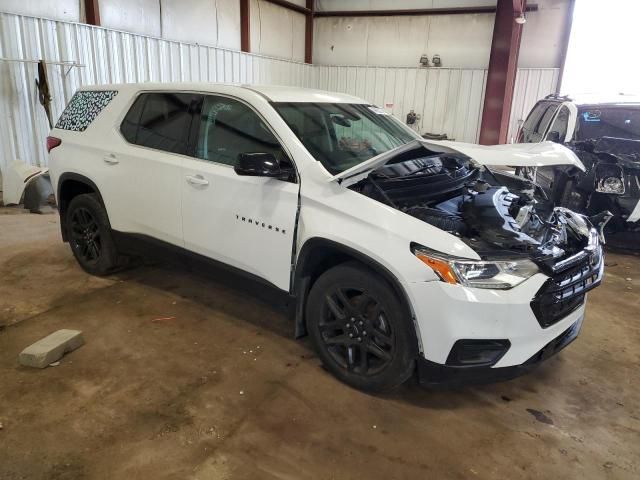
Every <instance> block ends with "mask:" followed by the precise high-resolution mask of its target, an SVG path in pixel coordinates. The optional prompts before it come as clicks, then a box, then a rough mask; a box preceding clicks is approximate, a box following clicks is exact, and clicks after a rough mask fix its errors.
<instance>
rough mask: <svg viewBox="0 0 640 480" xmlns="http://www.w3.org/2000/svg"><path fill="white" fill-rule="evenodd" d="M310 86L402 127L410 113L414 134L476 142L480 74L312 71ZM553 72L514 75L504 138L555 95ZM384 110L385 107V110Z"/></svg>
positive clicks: (484, 77)
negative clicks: (359, 103) (367, 105)
mask: <svg viewBox="0 0 640 480" xmlns="http://www.w3.org/2000/svg"><path fill="white" fill-rule="evenodd" d="M315 69H316V85H317V87H318V88H320V89H323V90H331V91H338V92H343V93H348V94H351V95H355V96H357V97H361V98H364V99H365V100H368V101H370V102H371V103H373V104H375V105H378V106H379V107H383V108H386V109H387V110H388V111H389V112H390V113H392V114H393V115H395V116H396V117H398V118H399V119H400V120H402V121H404V120H405V119H406V116H407V114H408V113H409V112H410V111H411V110H414V111H415V113H417V114H419V115H420V117H421V119H420V123H419V132H420V133H425V132H431V133H446V134H447V135H448V136H449V138H454V139H456V140H458V141H463V142H477V141H478V139H479V137H480V123H481V120H482V106H483V102H484V93H485V88H486V82H487V70H486V69H459V68H403V67H400V68H395V67H394V68H383V67H369V66H353V67H350V66H342V65H340V66H316V67H315ZM558 75H559V69H557V68H538V69H535V68H526V69H519V70H518V73H517V76H516V87H515V91H514V98H513V106H512V113H511V122H510V133H509V138H510V139H511V138H512V137H513V136H515V133H516V132H517V128H518V122H519V121H520V120H521V119H523V118H524V117H525V116H526V115H527V113H528V112H529V110H530V109H531V107H532V106H533V105H534V104H535V102H536V101H537V100H538V99H540V98H542V97H544V96H546V95H548V94H549V93H553V92H554V91H555V88H556V85H557V83H558ZM387 106H389V107H387Z"/></svg>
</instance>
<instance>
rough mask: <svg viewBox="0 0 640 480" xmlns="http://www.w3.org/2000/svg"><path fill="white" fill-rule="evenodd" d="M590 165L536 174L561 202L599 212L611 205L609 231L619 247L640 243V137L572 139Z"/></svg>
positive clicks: (551, 193) (592, 213) (536, 178)
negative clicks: (576, 168)
mask: <svg viewBox="0 0 640 480" xmlns="http://www.w3.org/2000/svg"><path fill="white" fill-rule="evenodd" d="M568 147H570V148H571V149H572V150H573V151H574V152H575V153H576V155H577V156H578V157H579V158H580V160H581V161H582V163H583V164H584V166H585V171H584V172H581V171H577V170H575V169H567V168H562V167H555V168H545V169H539V170H538V171H537V172H536V176H535V180H536V182H538V183H539V184H540V185H542V186H543V188H545V190H546V191H547V192H548V194H549V195H550V197H551V198H552V199H553V200H554V202H555V203H556V204H557V205H563V206H566V207H568V208H570V209H572V210H575V211H578V212H581V213H585V214H587V215H595V214H597V213H598V212H601V211H605V210H608V211H611V212H612V219H611V221H610V222H609V223H608V224H607V228H606V237H607V240H608V242H609V243H611V244H613V245H614V246H616V247H619V248H633V249H637V246H636V245H637V241H638V239H639V238H640V140H632V139H622V138H612V137H602V138H599V139H596V140H585V141H578V142H574V143H572V144H569V145H568Z"/></svg>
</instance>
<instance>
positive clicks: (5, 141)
mask: <svg viewBox="0 0 640 480" xmlns="http://www.w3.org/2000/svg"><path fill="white" fill-rule="evenodd" d="M0 58H2V59H14V60H26V61H6V60H0V118H2V120H3V125H2V128H0V172H2V171H3V170H4V169H5V168H6V166H7V165H8V164H9V163H10V162H12V161H13V160H14V159H20V160H23V161H25V162H27V163H29V164H32V165H40V166H44V165H46V161H47V156H46V151H45V147H44V144H45V138H46V135H47V132H48V130H49V127H48V125H47V121H46V117H45V114H44V109H43V108H42V106H40V104H39V103H38V100H37V92H36V88H35V78H36V77H37V71H38V68H37V63H35V62H36V61H37V60H39V59H42V58H44V59H45V60H46V61H48V62H73V63H75V64H78V65H82V66H65V65H56V64H49V65H48V66H47V73H48V77H49V84H50V89H51V95H52V104H51V109H52V114H53V115H52V116H53V119H54V121H55V120H56V119H57V118H58V116H59V115H60V114H61V113H62V110H63V109H64V106H65V105H66V104H67V102H68V101H69V99H70V98H71V96H72V95H73V93H74V92H75V91H76V90H77V89H78V88H79V87H80V86H82V85H91V84H101V83H131V82H149V81H154V82H155V81H159V82H169V81H208V82H229V83H265V84H278V85H290V86H300V87H314V86H315V83H316V82H315V81H314V71H313V68H314V67H313V66H311V65H306V64H304V63H299V62H292V61H289V60H282V59H277V58H271V57H265V56H260V55H252V54H247V53H243V52H238V51H232V50H226V49H222V48H216V47H208V46H203V45H196V44H191V43H182V42H175V41H168V40H162V39H158V38H153V37H148V36H144V35H136V34H132V33H126V32H120V31H116V30H108V29H105V28H99V27H92V26H89V25H84V24H78V23H65V22H60V21H53V20H47V19H42V18H34V17H26V16H21V15H14V14H6V13H0Z"/></svg>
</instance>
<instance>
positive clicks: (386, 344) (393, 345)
mask: <svg viewBox="0 0 640 480" xmlns="http://www.w3.org/2000/svg"><path fill="white" fill-rule="evenodd" d="M306 318H307V327H308V331H309V335H310V336H311V339H312V341H313V344H314V347H315V349H316V351H317V353H318V356H319V357H320V359H321V360H322V363H323V364H324V365H325V367H326V368H327V369H328V370H329V371H330V372H331V373H333V374H334V375H335V376H336V377H338V378H339V379H340V380H342V381H343V382H345V383H346V384H348V385H351V386H352V387H355V388H358V389H361V390H365V391H386V390H391V389H393V388H395V387H397V386H399V385H401V384H402V383H404V382H405V381H406V380H407V379H408V378H409V377H410V376H411V375H412V373H413V371H414V359H415V354H416V348H415V345H416V342H415V339H414V336H413V335H412V334H411V330H410V328H411V317H410V314H409V312H408V309H407V308H406V307H405V306H404V305H403V303H402V302H401V301H400V300H399V299H398V298H397V296H396V295H395V293H394V292H393V290H392V288H391V286H390V285H389V284H388V283H387V282H386V281H385V280H383V279H382V278H381V277H380V276H379V275H376V274H375V273H374V272H372V271H371V270H369V269H366V268H364V267H362V266H360V265H359V264H357V263H351V262H349V263H344V264H341V265H338V266H336V267H334V268H331V269H330V270H328V271H326V272H325V273H323V274H322V275H321V276H320V277H319V278H318V280H317V281H316V282H315V283H314V285H313V287H312V289H311V292H310V293H309V300H308V302H307V308H306Z"/></svg>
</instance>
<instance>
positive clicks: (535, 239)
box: [349, 146, 592, 265]
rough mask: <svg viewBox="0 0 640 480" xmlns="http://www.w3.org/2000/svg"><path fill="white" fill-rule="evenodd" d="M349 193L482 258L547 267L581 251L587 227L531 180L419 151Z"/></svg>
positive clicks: (407, 154) (398, 158) (456, 157)
mask: <svg viewBox="0 0 640 480" xmlns="http://www.w3.org/2000/svg"><path fill="white" fill-rule="evenodd" d="M349 188H351V189H353V190H355V191H358V192H360V193H362V194H363V195H366V196H368V197H371V198H373V199H375V200H378V201H380V202H383V203H385V204H387V205H390V206H392V207H393V208H396V209H398V210H400V211H402V212H405V213H407V214H408V215H411V216H413V217H415V218H418V219H420V220H422V221H424V222H426V223H429V224H431V225H433V226H435V227H438V228H440V229H442V230H445V231H447V232H449V233H451V234H453V235H455V236H457V237H459V238H460V239H461V240H462V241H464V242H465V243H466V244H467V245H469V246H470V247H471V248H473V249H474V250H475V251H476V252H477V253H478V254H479V255H480V256H481V257H482V258H483V259H488V258H491V259H495V258H498V257H500V256H511V257H513V256H523V257H524V256H526V257H529V258H531V259H533V260H534V261H536V263H539V264H547V265H552V264H553V263H555V262H557V261H558V260H559V259H561V258H566V257H568V256H570V255H573V254H574V253H576V252H578V251H581V250H583V249H584V248H585V247H586V246H587V245H588V242H589V235H590V230H591V228H592V227H591V223H590V222H589V221H588V220H587V219H585V218H584V217H583V216H582V215H578V214H576V213H574V212H572V211H570V210H567V209H566V208H563V207H555V206H554V203H553V201H551V200H550V199H549V198H548V197H547V195H546V194H545V192H544V191H543V190H542V189H541V188H540V187H539V186H537V185H536V184H535V183H534V182H532V181H531V180H528V179H525V178H522V177H517V176H515V175H512V174H510V173H507V172H503V171H497V170H491V169H489V168H487V167H485V166H481V165H479V164H477V163H475V162H474V161H473V160H472V159H470V158H469V157H467V156H465V155H463V154H462V153H438V152H432V151H430V150H429V149H428V148H426V147H425V146H419V147H416V148H415V149H412V150H409V151H406V152H403V153H401V154H399V155H397V156H396V157H394V158H393V159H391V160H390V161H389V162H387V163H386V164H385V165H383V166H381V167H378V168H377V169H376V170H374V171H373V172H371V173H370V174H369V175H368V176H367V177H366V178H365V179H364V180H361V181H360V182H358V183H356V184H354V185H352V186H350V187H349Z"/></svg>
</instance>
